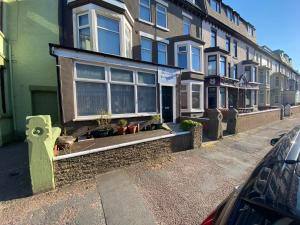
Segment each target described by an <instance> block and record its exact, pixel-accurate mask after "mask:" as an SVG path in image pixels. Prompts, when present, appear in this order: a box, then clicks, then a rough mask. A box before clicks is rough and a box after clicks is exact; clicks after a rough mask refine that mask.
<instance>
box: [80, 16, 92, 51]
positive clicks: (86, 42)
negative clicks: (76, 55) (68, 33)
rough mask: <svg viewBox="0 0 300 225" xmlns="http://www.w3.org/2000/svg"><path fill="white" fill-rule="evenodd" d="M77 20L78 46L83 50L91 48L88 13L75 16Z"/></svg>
mask: <svg viewBox="0 0 300 225" xmlns="http://www.w3.org/2000/svg"><path fill="white" fill-rule="evenodd" d="M77 20H78V47H79V48H81V49H85V50H91V49H92V46H91V28H90V19H89V14H82V15H78V16H77Z"/></svg>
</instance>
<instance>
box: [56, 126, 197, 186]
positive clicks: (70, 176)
mask: <svg viewBox="0 0 300 225" xmlns="http://www.w3.org/2000/svg"><path fill="white" fill-rule="evenodd" d="M201 143H202V126H199V127H196V128H194V129H192V130H191V131H190V132H189V131H188V132H182V133H179V134H170V135H165V136H163V137H158V138H152V139H149V140H144V141H141V142H140V143H128V144H126V143H125V144H123V146H122V147H115V148H113V149H105V148H103V149H98V150H97V149H96V150H92V151H86V152H79V153H74V154H70V155H65V156H64V155H63V156H58V157H56V158H54V179H55V186H56V187H61V186H63V185H66V184H70V183H73V182H75V181H79V180H85V179H90V178H94V177H95V176H96V175H97V174H99V173H104V172H107V171H109V170H112V169H113V168H118V167H123V166H128V165H131V164H134V163H138V162H142V161H146V160H151V159H156V158H159V157H161V156H163V155H166V154H168V153H172V152H177V151H184V150H189V149H194V148H200V146H201ZM111 147H114V146H111Z"/></svg>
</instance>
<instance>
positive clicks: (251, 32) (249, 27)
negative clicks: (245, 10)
mask: <svg viewBox="0 0 300 225" xmlns="http://www.w3.org/2000/svg"><path fill="white" fill-rule="evenodd" d="M248 33H249V35H250V36H254V28H253V27H251V26H250V25H248Z"/></svg>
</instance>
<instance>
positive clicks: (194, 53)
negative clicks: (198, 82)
mask: <svg viewBox="0 0 300 225" xmlns="http://www.w3.org/2000/svg"><path fill="white" fill-rule="evenodd" d="M175 51H176V52H175V62H176V66H179V67H181V68H183V69H184V70H187V71H194V72H202V70H203V66H202V63H203V62H202V61H203V58H202V55H203V53H202V51H203V48H202V47H201V46H199V45H198V44H196V43H194V42H191V41H183V42H178V43H175Z"/></svg>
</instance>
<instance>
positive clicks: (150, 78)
mask: <svg viewBox="0 0 300 225" xmlns="http://www.w3.org/2000/svg"><path fill="white" fill-rule="evenodd" d="M138 82H139V84H155V74H151V73H138Z"/></svg>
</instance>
